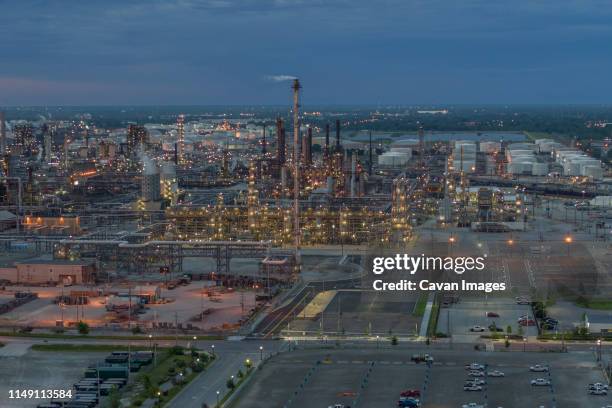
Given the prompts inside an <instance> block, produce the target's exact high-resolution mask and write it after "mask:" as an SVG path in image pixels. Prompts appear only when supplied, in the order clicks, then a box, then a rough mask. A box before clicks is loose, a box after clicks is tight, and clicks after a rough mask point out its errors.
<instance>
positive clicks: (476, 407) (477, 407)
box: [461, 402, 484, 408]
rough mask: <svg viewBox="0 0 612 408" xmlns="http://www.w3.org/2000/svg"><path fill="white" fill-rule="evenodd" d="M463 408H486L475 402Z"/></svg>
mask: <svg viewBox="0 0 612 408" xmlns="http://www.w3.org/2000/svg"><path fill="white" fill-rule="evenodd" d="M461 408H484V405H480V404H477V403H475V402H470V403H468V404H463V405H462V406H461Z"/></svg>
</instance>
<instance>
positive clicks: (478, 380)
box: [463, 378, 487, 385]
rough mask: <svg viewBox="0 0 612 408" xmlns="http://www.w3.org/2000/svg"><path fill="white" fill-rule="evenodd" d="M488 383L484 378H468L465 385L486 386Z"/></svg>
mask: <svg viewBox="0 0 612 408" xmlns="http://www.w3.org/2000/svg"><path fill="white" fill-rule="evenodd" d="M486 383H487V382H486V381H485V380H483V379H482V378H468V379H467V380H465V382H464V383H463V385H485V384H486Z"/></svg>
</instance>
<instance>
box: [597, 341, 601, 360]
mask: <svg viewBox="0 0 612 408" xmlns="http://www.w3.org/2000/svg"><path fill="white" fill-rule="evenodd" d="M597 361H601V339H597Z"/></svg>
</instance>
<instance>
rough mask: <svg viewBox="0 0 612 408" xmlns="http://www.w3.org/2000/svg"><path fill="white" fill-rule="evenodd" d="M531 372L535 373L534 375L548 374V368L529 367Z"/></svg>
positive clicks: (538, 365)
mask: <svg viewBox="0 0 612 408" xmlns="http://www.w3.org/2000/svg"><path fill="white" fill-rule="evenodd" d="M529 371H533V372H534V373H543V372H548V366H545V365H541V364H536V365H532V366H531V367H529Z"/></svg>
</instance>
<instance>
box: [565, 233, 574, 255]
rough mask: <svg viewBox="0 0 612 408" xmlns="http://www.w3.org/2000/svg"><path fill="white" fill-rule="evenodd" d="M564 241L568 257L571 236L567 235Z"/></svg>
mask: <svg viewBox="0 0 612 408" xmlns="http://www.w3.org/2000/svg"><path fill="white" fill-rule="evenodd" d="M564 241H565V243H566V244H567V256H569V254H570V244H571V243H572V241H573V238H572V237H571V235H567V236H566V237H565V238H564Z"/></svg>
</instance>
